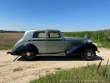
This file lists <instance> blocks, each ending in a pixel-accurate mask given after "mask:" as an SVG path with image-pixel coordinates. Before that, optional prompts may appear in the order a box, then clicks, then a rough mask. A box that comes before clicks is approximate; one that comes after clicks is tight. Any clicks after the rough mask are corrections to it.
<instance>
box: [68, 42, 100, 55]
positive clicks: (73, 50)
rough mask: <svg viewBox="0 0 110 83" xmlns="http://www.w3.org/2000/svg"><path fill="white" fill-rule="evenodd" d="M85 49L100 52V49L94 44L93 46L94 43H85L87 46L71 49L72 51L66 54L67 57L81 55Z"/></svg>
mask: <svg viewBox="0 0 110 83" xmlns="http://www.w3.org/2000/svg"><path fill="white" fill-rule="evenodd" d="M85 49H92V50H94V51H98V48H97V47H96V46H95V45H94V44H92V43H85V44H82V45H79V46H77V47H75V48H73V49H71V50H70V51H68V52H66V55H71V54H80V53H81V52H82V51H84V50H85ZM98 52H99V51H98Z"/></svg>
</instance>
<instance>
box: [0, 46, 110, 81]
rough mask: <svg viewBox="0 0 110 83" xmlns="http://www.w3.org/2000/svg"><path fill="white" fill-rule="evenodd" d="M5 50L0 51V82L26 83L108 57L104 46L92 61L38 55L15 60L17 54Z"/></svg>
mask: <svg viewBox="0 0 110 83" xmlns="http://www.w3.org/2000/svg"><path fill="white" fill-rule="evenodd" d="M7 51H8V50H2V51H0V83H28V82H29V81H30V80H33V79H36V78H39V77H41V76H44V75H46V74H48V73H51V72H55V71H58V70H62V69H67V68H68V69H69V68H73V67H79V66H86V65H87V64H94V63H95V64H98V63H99V62H100V59H101V57H102V58H103V59H104V60H103V62H102V64H106V62H107V60H108V59H110V49H105V48H100V49H99V51H100V53H97V55H98V57H97V58H96V59H95V60H94V61H84V60H82V59H81V58H79V57H38V59H37V60H36V61H25V60H24V59H23V58H22V57H18V58H17V59H16V60H15V58H16V57H17V56H12V55H7V54H6V52H7ZM99 56H100V57H99ZM14 60H15V61H14ZM109 64H110V62H109Z"/></svg>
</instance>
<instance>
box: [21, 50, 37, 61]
mask: <svg viewBox="0 0 110 83" xmlns="http://www.w3.org/2000/svg"><path fill="white" fill-rule="evenodd" d="M22 57H23V58H25V59H26V60H28V61H33V60H36V54H35V53H33V52H31V51H26V52H24V53H23V54H22Z"/></svg>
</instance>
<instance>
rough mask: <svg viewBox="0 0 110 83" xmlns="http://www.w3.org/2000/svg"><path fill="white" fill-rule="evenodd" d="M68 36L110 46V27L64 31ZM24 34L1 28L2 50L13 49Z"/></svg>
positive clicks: (0, 43)
mask: <svg viewBox="0 0 110 83" xmlns="http://www.w3.org/2000/svg"><path fill="white" fill-rule="evenodd" d="M62 34H63V36H66V37H83V38H87V39H92V40H93V43H96V44H97V46H98V47H105V48H110V29H108V30H99V31H82V32H63V33H62ZM22 36H23V31H22V32H19V31H18V32H17V31H16V32H15V31H2V30H0V50H2V49H11V48H12V47H13V46H14V44H15V43H16V42H17V41H18V40H19V39H20V38H21V37H22Z"/></svg>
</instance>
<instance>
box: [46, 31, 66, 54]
mask: <svg viewBox="0 0 110 83" xmlns="http://www.w3.org/2000/svg"><path fill="white" fill-rule="evenodd" d="M46 47H47V53H63V52H64V51H65V49H66V48H65V41H64V38H62V36H61V34H60V33H59V32H57V31H56V32H55V31H49V32H48V37H47V41H46Z"/></svg>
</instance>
